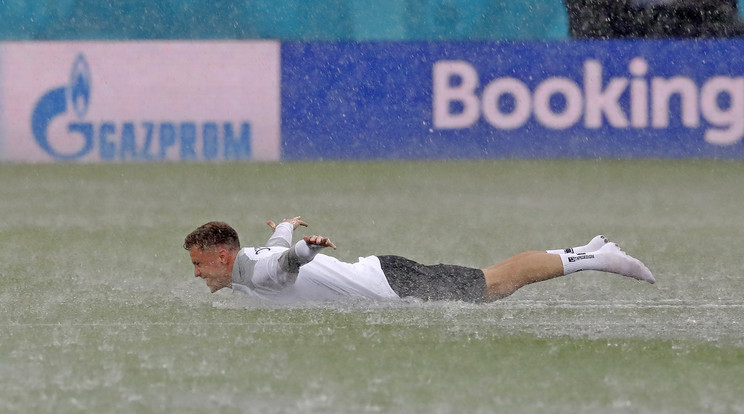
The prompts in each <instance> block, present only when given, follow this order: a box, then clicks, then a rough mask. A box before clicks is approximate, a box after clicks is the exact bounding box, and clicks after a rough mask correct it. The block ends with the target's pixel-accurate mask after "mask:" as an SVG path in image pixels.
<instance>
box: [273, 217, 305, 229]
mask: <svg viewBox="0 0 744 414" xmlns="http://www.w3.org/2000/svg"><path fill="white" fill-rule="evenodd" d="M282 223H292V229H293V230H297V227H300V226H303V227H307V223H305V222H304V221H302V218H301V217H300V216H297V217H294V218H291V219H284V220H282ZM266 224H268V226H269V227H271V231H275V230H276V223H274V222H273V221H271V220H269V221H267V222H266Z"/></svg>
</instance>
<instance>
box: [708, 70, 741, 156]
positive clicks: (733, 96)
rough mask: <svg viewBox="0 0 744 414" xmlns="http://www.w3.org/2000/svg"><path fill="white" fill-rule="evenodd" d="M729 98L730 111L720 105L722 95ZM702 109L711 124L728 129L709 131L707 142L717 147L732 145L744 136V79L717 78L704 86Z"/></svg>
mask: <svg viewBox="0 0 744 414" xmlns="http://www.w3.org/2000/svg"><path fill="white" fill-rule="evenodd" d="M723 94H726V95H728V98H729V103H728V109H725V108H721V106H720V105H719V104H718V98H719V96H720V95H723ZM700 108H701V109H702V112H703V116H705V119H706V120H708V122H710V123H711V124H713V125H715V126H720V127H728V129H709V130H708V131H706V132H705V141H706V142H709V143H711V144H717V145H731V144H735V143H737V142H739V141H740V140H741V138H742V135H744V112H742V111H744V78H729V77H725V76H717V77H715V78H712V79H711V80H709V81H708V82H706V83H705V85H703V88H702V91H701V92H700Z"/></svg>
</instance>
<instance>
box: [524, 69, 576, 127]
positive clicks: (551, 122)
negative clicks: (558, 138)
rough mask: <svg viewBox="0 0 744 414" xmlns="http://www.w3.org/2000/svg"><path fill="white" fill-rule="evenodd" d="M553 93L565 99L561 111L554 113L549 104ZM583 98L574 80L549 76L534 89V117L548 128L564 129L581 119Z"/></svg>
mask: <svg viewBox="0 0 744 414" xmlns="http://www.w3.org/2000/svg"><path fill="white" fill-rule="evenodd" d="M554 95H563V97H564V99H565V100H566V104H565V108H564V109H563V111H562V112H560V113H556V112H554V111H553V109H552V108H551V106H550V99H551V98H552V97H553V96H554ZM583 106H584V98H583V96H582V94H581V89H579V86H578V85H577V84H576V82H574V81H572V80H571V79H567V78H550V79H548V80H546V81H545V82H543V83H541V84H540V85H538V86H537V88H536V89H535V118H537V120H538V122H540V123H541V124H543V125H545V126H546V127H548V128H554V129H566V128H568V127H570V126H571V125H574V124H575V123H576V122H578V121H579V119H581V110H582V108H583Z"/></svg>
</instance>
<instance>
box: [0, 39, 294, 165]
mask: <svg viewBox="0 0 744 414" xmlns="http://www.w3.org/2000/svg"><path fill="white" fill-rule="evenodd" d="M0 57H1V59H0V65H1V68H0V74H2V82H0V88H1V89H0V98H1V99H2V102H3V104H2V113H3V115H2V118H1V120H0V121H1V124H0V140H2V145H1V146H0V149H2V151H3V152H4V156H3V157H2V159H4V160H7V161H13V162H50V161H80V162H109V161H114V162H125V161H191V160H194V161H204V160H218V161H220V160H269V161H274V160H278V159H279V157H280V143H279V139H280V127H281V126H280V116H279V111H280V108H279V87H280V85H279V64H280V62H279V44H278V43H277V42H273V41H258V42H11V43H3V44H1V45H0Z"/></svg>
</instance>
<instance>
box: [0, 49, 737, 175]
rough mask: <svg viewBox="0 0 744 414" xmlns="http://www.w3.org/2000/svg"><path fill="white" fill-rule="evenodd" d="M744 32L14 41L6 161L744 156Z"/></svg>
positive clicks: (1, 156) (1, 116)
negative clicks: (636, 36) (590, 37)
mask: <svg viewBox="0 0 744 414" xmlns="http://www.w3.org/2000/svg"><path fill="white" fill-rule="evenodd" d="M743 51H744V42H743V41H739V40H726V41H724V40H708V41H661V40H660V41H606V42H599V41H597V42H577V41H560V42H362V43H359V42H331V43H318V42H285V43H280V42H277V41H245V42H235V41H232V42H231V41H214V42H212V41H204V42H179V41H158V42H53V43H44V42H42V43H31V42H9V43H1V44H0V76H1V77H0V160H3V161H11V162H48V161H80V162H109V161H114V162H124V161H181V160H184V161H209V160H215V161H223V160H261V161H275V160H282V159H283V160H319V159H349V160H360V159H460V158H490V159H499V158H597V157H602V158H650V157H653V158H718V159H740V158H742V157H743V156H744V144H742V137H744V73H743V72H744V64H743V63H744V62H742V60H743V59H744V57H743V56H744V54H743V53H742V52H743Z"/></svg>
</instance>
